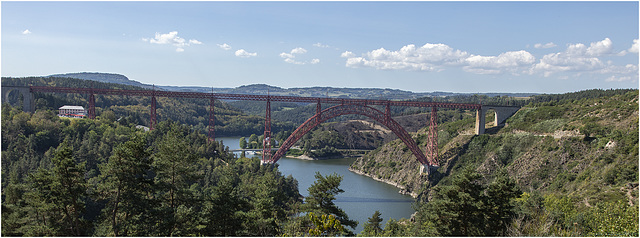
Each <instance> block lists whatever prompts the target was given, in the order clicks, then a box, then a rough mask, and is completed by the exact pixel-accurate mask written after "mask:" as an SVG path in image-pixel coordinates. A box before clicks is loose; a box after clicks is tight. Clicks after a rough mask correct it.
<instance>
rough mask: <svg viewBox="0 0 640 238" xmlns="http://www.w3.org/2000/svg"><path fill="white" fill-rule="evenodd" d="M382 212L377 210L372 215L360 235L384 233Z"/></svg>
mask: <svg viewBox="0 0 640 238" xmlns="http://www.w3.org/2000/svg"><path fill="white" fill-rule="evenodd" d="M380 215H382V214H380V212H379V211H377V210H376V211H375V212H374V213H373V215H372V216H371V217H369V219H368V220H367V223H365V224H364V230H363V231H362V232H361V233H360V234H359V236H380V235H381V234H382V227H381V223H382V220H383V219H382V217H380Z"/></svg>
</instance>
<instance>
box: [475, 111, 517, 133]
mask: <svg viewBox="0 0 640 238" xmlns="http://www.w3.org/2000/svg"><path fill="white" fill-rule="evenodd" d="M492 109H493V111H494V112H495V117H494V118H495V119H494V121H493V126H499V125H502V124H504V122H505V121H506V120H507V118H509V117H510V116H512V115H513V114H515V113H516V112H517V111H518V110H519V109H520V107H506V106H487V105H483V106H482V108H481V109H480V110H478V111H477V112H476V135H482V134H484V132H485V127H484V126H485V124H486V121H485V115H486V113H487V111H489V110H492Z"/></svg>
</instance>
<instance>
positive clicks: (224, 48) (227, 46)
mask: <svg viewBox="0 0 640 238" xmlns="http://www.w3.org/2000/svg"><path fill="white" fill-rule="evenodd" d="M218 46H219V47H220V48H221V49H223V50H230V49H231V46H230V45H228V44H227V43H224V44H222V45H221V44H218Z"/></svg>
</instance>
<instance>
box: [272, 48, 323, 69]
mask: <svg viewBox="0 0 640 238" xmlns="http://www.w3.org/2000/svg"><path fill="white" fill-rule="evenodd" d="M306 53H307V50H306V49H305V48H302V47H298V48H294V49H292V50H291V51H290V52H289V53H286V52H282V53H280V57H282V58H284V62H287V63H290V64H298V65H303V64H307V62H306V61H297V60H295V58H296V55H302V54H306ZM310 63H311V64H317V63H320V60H319V59H312V60H311V62H310Z"/></svg>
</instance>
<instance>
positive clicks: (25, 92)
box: [1, 86, 36, 112]
mask: <svg viewBox="0 0 640 238" xmlns="http://www.w3.org/2000/svg"><path fill="white" fill-rule="evenodd" d="M1 88H2V101H3V102H8V101H9V94H11V92H13V91H18V92H20V94H22V111H24V112H35V110H36V106H35V102H34V101H35V100H34V98H33V93H32V92H31V89H30V88H29V87H22V86H2V87H1Z"/></svg>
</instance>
